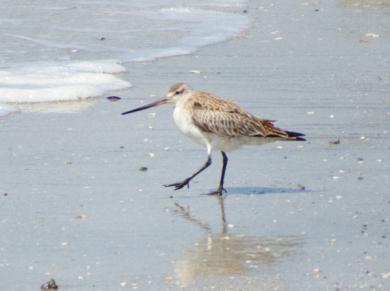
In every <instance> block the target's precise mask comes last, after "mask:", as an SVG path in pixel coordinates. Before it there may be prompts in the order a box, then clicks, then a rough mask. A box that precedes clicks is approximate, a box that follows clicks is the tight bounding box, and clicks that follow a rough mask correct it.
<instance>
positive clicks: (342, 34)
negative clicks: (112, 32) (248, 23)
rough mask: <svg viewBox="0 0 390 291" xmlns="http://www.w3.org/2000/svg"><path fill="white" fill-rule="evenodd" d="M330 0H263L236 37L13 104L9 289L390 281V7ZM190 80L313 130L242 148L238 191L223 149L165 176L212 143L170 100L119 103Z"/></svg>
mask: <svg viewBox="0 0 390 291" xmlns="http://www.w3.org/2000/svg"><path fill="white" fill-rule="evenodd" d="M328 2H330V3H319V2H310V1H307V2H299V1H287V0H283V1H278V3H273V4H272V5H271V4H270V3H269V2H268V1H252V2H251V5H250V7H249V9H248V13H249V14H250V15H251V17H252V19H253V25H252V27H251V29H249V30H248V31H247V32H245V33H243V34H242V35H241V36H240V37H237V38H234V39H232V40H230V41H228V42H225V43H221V44H217V45H214V46H210V47H207V48H204V49H202V50H200V51H198V52H197V53H195V54H194V55H191V56H181V57H175V58H167V59H161V60H158V61H156V62H148V63H136V64H134V63H128V64H126V66H127V68H128V71H129V73H128V75H123V78H125V79H126V78H128V79H129V80H131V82H132V83H133V84H134V87H133V88H131V89H130V90H128V91H125V92H112V94H120V95H121V96H123V97H124V98H123V99H122V100H120V101H118V102H110V101H108V100H106V99H104V98H102V99H98V100H96V102H90V103H88V102H87V103H85V102H82V103H80V104H78V103H74V106H73V107H72V104H69V103H67V104H59V105H58V107H57V108H56V106H54V107H53V104H51V105H50V108H51V109H50V110H49V111H52V112H51V113H41V112H42V111H44V109H45V108H44V107H36V109H35V110H34V109H31V112H29V113H26V112H23V113H21V114H12V115H9V116H6V117H2V118H1V119H0V137H1V143H0V171H1V175H0V231H1V234H2V235H1V236H0V289H1V290H32V289H38V288H39V286H41V285H42V284H43V283H45V282H47V281H48V280H49V279H50V278H54V279H55V280H56V282H57V284H58V285H59V286H60V290H122V289H123V290H132V289H137V290H180V289H183V288H184V289H185V290H212V289H213V290H357V289H362V290H388V289H390V254H389V251H388V250H389V245H390V243H389V236H390V234H389V229H390V225H389V223H390V215H389V213H390V196H389V190H388V189H390V174H389V173H390V171H389V163H390V154H389V150H390V136H389V135H390V134H389V131H390V97H389V96H390V95H389V88H390V77H389V76H390V75H389V70H388V68H389V62H390V53H389V52H390V37H389V36H388V34H387V32H388V29H389V26H390V21H389V18H388V14H389V12H390V8H389V6H387V5H386V3H385V1H382V2H383V3H381V4H380V5H379V4H375V3H374V1H367V2H365V1H362V0H359V1H356V3H355V2H353V1H328ZM363 2H364V3H363ZM367 3H368V4H367ZM191 70H199V71H200V74H194V73H191V72H190V71H191ZM177 81H184V82H187V83H189V84H190V85H192V86H193V87H195V88H197V89H202V90H207V91H210V92H213V93H215V94H218V95H220V96H224V97H226V98H230V99H233V100H235V101H236V102H238V103H239V104H240V105H242V107H244V108H246V109H248V110H250V111H251V112H253V113H255V114H257V115H260V116H263V117H266V118H270V119H276V120H278V122H277V125H278V126H280V127H282V128H286V129H289V130H296V131H301V132H304V133H306V135H307V140H308V141H307V142H304V143H274V144H269V145H265V146H261V147H248V148H243V149H241V150H239V151H236V152H233V153H230V154H229V165H228V170H227V177H226V188H227V190H228V193H227V195H226V197H225V199H224V200H223V202H224V204H223V206H224V208H222V207H221V201H220V200H219V199H217V198H216V197H209V196H206V195H202V194H203V193H206V192H208V191H210V190H212V189H214V187H216V186H217V184H218V179H219V174H220V167H221V158H220V155H219V154H218V153H215V154H214V156H213V165H212V166H211V167H210V168H209V169H208V170H207V172H205V173H203V174H201V175H200V176H199V177H198V178H196V180H195V181H194V182H193V183H192V184H191V188H190V189H183V190H180V191H174V190H172V189H169V188H164V187H163V186H162V185H163V184H166V183H171V182H176V181H177V180H180V179H182V178H184V177H186V176H188V175H190V174H191V173H192V172H193V171H194V170H195V169H197V168H198V167H200V166H201V165H202V163H203V162H204V160H205V159H206V151H205V149H204V148H202V147H200V146H198V145H196V144H193V143H192V142H191V141H190V140H188V139H187V138H186V137H184V136H182V135H181V134H180V132H179V131H178V130H177V129H176V128H175V126H174V123H173V120H172V116H171V112H172V108H170V107H169V106H166V107H161V108H156V109H153V110H151V111H148V112H140V113H137V114H133V115H128V116H121V115H120V113H121V112H123V111H125V110H128V109H131V108H133V107H136V106H138V105H139V104H140V102H141V101H149V100H153V99H156V98H158V97H160V96H161V95H162V94H164V92H165V90H166V89H167V87H168V86H169V85H171V84H172V83H175V82H177ZM62 106H64V108H65V109H64V111H67V112H71V113H59V112H58V111H60V110H61V107H62ZM78 108H81V109H82V110H81V111H80V112H79V113H77V112H76V113H74V112H75V111H77V110H78ZM34 111H35V112H34ZM72 112H73V113H72ZM153 113H155V114H153ZM141 167H146V168H147V169H145V168H143V169H142V170H140V169H141ZM222 210H224V212H222ZM223 214H224V215H223ZM223 218H225V220H224V219H223Z"/></svg>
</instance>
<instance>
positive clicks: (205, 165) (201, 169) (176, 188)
mask: <svg viewBox="0 0 390 291" xmlns="http://www.w3.org/2000/svg"><path fill="white" fill-rule="evenodd" d="M210 165H211V156H210V155H209V156H208V157H207V161H206V163H204V165H203V166H202V167H201V168H200V169H199V170H198V171H197V172H195V173H194V174H192V176H190V177H188V178H186V179H184V180H183V181H181V182H177V183H172V184H168V185H164V186H165V187H175V190H179V189H181V188H183V187H184V186H186V185H187V187H188V188H189V187H190V181H191V180H192V179H193V178H194V177H195V176H197V175H198V174H200V173H201V172H202V171H203V170H205V169H206V168H207V167H208V166H210Z"/></svg>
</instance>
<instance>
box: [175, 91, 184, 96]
mask: <svg viewBox="0 0 390 291" xmlns="http://www.w3.org/2000/svg"><path fill="white" fill-rule="evenodd" d="M181 92H183V91H181V90H177V91H176V92H175V94H176V95H179V94H181Z"/></svg>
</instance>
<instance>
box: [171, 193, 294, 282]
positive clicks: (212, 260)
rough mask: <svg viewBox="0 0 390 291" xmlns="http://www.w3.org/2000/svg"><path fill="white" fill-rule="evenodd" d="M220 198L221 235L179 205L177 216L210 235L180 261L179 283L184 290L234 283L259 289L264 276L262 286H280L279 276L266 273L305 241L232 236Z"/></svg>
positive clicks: (177, 205)
mask: <svg viewBox="0 0 390 291" xmlns="http://www.w3.org/2000/svg"><path fill="white" fill-rule="evenodd" d="M217 199H218V203H219V206H220V212H221V222H222V231H220V232H217V233H213V231H212V229H211V227H210V226H209V225H208V224H206V223H204V222H202V221H200V220H198V219H196V218H194V217H193V216H192V215H191V214H190V212H189V210H188V209H186V208H185V207H183V206H181V205H180V204H178V203H175V206H176V209H175V213H176V214H177V215H179V216H180V217H182V218H184V219H185V220H187V221H188V222H190V223H192V224H195V225H197V226H198V227H200V228H201V229H203V230H204V231H205V232H206V236H205V237H204V238H203V239H201V240H200V241H198V242H196V243H195V244H193V247H192V248H191V249H189V250H187V251H186V252H185V254H184V256H183V258H181V259H179V260H178V261H177V262H176V264H175V279H176V281H175V284H177V285H178V286H180V287H189V286H191V285H193V284H196V285H197V286H198V287H199V286H201V285H204V284H215V283H216V282H217V283H218V285H217V287H218V288H222V287H224V288H226V287H227V286H225V285H226V283H228V284H229V285H228V286H230V287H232V284H233V285H234V284H236V285H237V284H238V285H237V286H244V285H245V286H246V287H253V286H258V283H259V282H257V280H258V279H260V277H261V282H262V283H261V285H262V286H267V287H265V288H270V287H271V286H270V284H272V285H273V286H272V288H276V287H280V286H279V285H280V282H279V280H276V281H275V280H274V279H275V276H274V278H271V279H270V278H269V276H264V274H265V273H266V272H267V269H270V268H271V266H273V265H275V264H276V263H277V262H278V261H280V260H283V259H284V258H285V257H287V256H288V255H290V254H291V253H292V252H293V251H294V250H296V249H297V248H298V247H300V246H301V245H302V241H301V239H300V238H299V237H297V236H292V237H268V238H266V237H254V236H252V237H250V236H240V235H234V234H229V233H228V231H227V230H228V227H227V221H226V214H225V206H224V198H223V197H217ZM271 269H272V268H271ZM268 271H269V270H268ZM255 274H256V278H255V276H254V275H255ZM259 274H260V276H259ZM216 280H217V281H216ZM270 280H271V281H272V283H271V282H270ZM226 281H228V282H226ZM255 281H256V282H257V283H256V282H255ZM265 281H267V282H268V283H266V282H265Z"/></svg>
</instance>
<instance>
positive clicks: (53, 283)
mask: <svg viewBox="0 0 390 291" xmlns="http://www.w3.org/2000/svg"><path fill="white" fill-rule="evenodd" d="M57 289H58V285H57V283H56V281H55V280H54V279H53V278H52V279H50V280H49V281H47V282H46V283H45V284H43V285H42V286H41V290H57Z"/></svg>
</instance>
